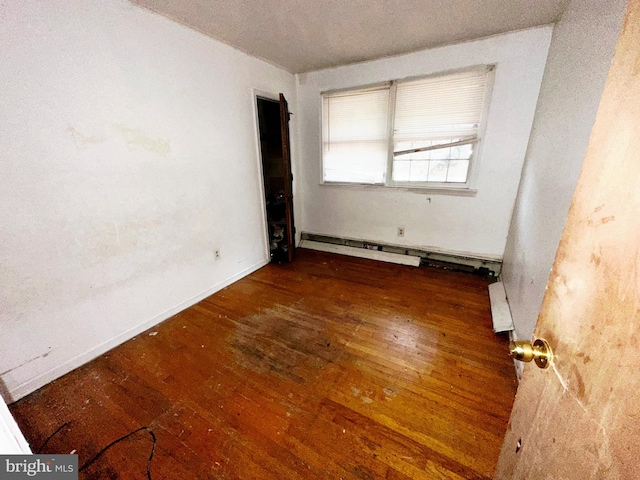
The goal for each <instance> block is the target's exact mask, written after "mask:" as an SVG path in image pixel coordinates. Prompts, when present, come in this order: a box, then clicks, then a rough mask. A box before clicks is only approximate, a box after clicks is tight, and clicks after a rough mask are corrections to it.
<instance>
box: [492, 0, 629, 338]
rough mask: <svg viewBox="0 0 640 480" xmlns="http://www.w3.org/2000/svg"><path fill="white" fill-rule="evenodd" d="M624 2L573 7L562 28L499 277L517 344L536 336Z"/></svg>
mask: <svg viewBox="0 0 640 480" xmlns="http://www.w3.org/2000/svg"><path fill="white" fill-rule="evenodd" d="M625 6H626V0H573V1H572V2H571V4H570V5H569V7H568V9H567V10H566V12H565V13H564V14H563V16H562V18H561V19H560V21H559V22H558V23H557V25H556V27H555V30H554V33H553V38H552V42H551V47H550V50H549V59H548V61H547V68H546V72H545V75H544V80H543V83H542V89H541V91H540V100H539V104H538V107H537V110H536V116H535V121H534V124H533V129H532V133H531V140H530V143H529V149H528V151H527V158H526V162H525V165H524V168H523V173H522V182H521V185H520V190H519V192H518V198H517V202H516V208H515V210H514V214H513V221H512V223H511V227H510V230H509V240H508V242H507V247H506V251H505V256H504V264H503V270H502V275H503V279H504V285H505V289H506V292H507V297H508V299H509V305H510V308H511V314H512V317H513V321H514V325H515V335H516V337H517V338H523V339H529V338H530V337H531V334H532V333H533V329H534V327H535V323H536V320H537V317H538V311H539V310H540V305H541V303H542V297H543V295H544V291H545V286H546V284H547V280H548V277H549V273H550V271H551V266H552V264H553V260H554V257H555V252H556V250H557V248H558V244H559V242H560V236H561V234H562V229H563V228H564V223H565V220H566V218H567V214H568V212H569V205H570V203H571V198H572V196H573V191H574V189H575V186H576V183H577V181H578V175H579V173H580V168H581V166H582V161H583V159H584V154H585V151H586V149H587V144H588V141H589V135H590V133H591V128H592V127H593V122H594V121H595V116H596V112H597V109H598V105H599V103H600V96H601V94H602V90H603V88H604V83H605V79H606V75H607V72H608V71H609V65H610V62H611V59H612V57H613V52H614V48H615V44H616V41H617V38H618V34H619V32H620V27H621V24H622V19H623V17H624V10H625Z"/></svg>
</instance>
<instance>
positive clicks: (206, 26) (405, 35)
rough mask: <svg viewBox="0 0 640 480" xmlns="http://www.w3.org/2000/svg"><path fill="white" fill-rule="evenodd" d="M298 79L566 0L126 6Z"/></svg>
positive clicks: (468, 33)
mask: <svg viewBox="0 0 640 480" xmlns="http://www.w3.org/2000/svg"><path fill="white" fill-rule="evenodd" d="M131 1H132V2H133V3H135V4H137V5H140V6H142V7H145V8H148V9H150V10H153V11H155V12H157V13H159V14H161V15H164V16H166V17H168V18H170V19H172V20H175V21H177V22H180V23H182V24H184V25H187V26H189V27H191V28H194V29H196V30H198V31H200V32H202V33H204V34H206V35H209V36H211V37H213V38H216V39H218V40H221V41H223V42H225V43H228V44H229V45H232V46H233V47H235V48H238V49H240V50H242V51H244V52H247V53H249V54H251V55H254V56H256V57H259V58H262V59H264V60H266V61H268V62H271V63H273V64H276V65H279V66H281V67H283V68H285V69H287V70H289V71H290V72H293V73H301V72H308V71H312V70H318V69H321V68H327V67H334V66H337V65H345V64H348V63H354V62H359V61H362V60H370V59H373V58H379V57H384V56H389V55H396V54H400V53H407V52H411V51H415V50H420V49H423V48H431V47H435V46H438V45H444V44H448V43H454V42H459V41H463V40H470V39H475V38H480V37H486V36H489V35H494V34H497V33H504V32H508V31H511V30H517V29H521V28H528V27H533V26H537V25H543V24H547V23H551V22H554V21H555V20H557V18H558V17H559V16H560V15H561V13H562V12H563V11H564V9H565V7H566V5H567V4H568V3H569V0H131Z"/></svg>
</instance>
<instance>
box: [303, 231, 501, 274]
mask: <svg viewBox="0 0 640 480" xmlns="http://www.w3.org/2000/svg"><path fill="white" fill-rule="evenodd" d="M300 237H301V239H302V241H305V240H307V241H311V242H317V243H326V244H332V245H342V246H346V247H353V248H361V249H366V250H374V251H378V252H386V253H393V254H397V255H407V256H409V257H420V265H421V266H431V267H439V268H447V269H451V270H459V271H465V272H476V273H482V274H486V275H491V276H494V277H497V276H498V275H500V270H501V268H502V260H497V259H490V258H481V257H474V256H471V255H461V254H456V253H448V252H436V251H431V250H424V249H420V248H416V247H403V246H399V245H390V244H386V243H382V242H376V241H372V240H371V241H370V240H354V239H351V238H343V237H334V236H330V235H322V234H316V233H307V232H302V235H301V236H300Z"/></svg>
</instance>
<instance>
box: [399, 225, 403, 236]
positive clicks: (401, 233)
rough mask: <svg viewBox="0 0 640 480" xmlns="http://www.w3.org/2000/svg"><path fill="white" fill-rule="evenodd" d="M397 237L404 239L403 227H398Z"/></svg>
mask: <svg viewBox="0 0 640 480" xmlns="http://www.w3.org/2000/svg"><path fill="white" fill-rule="evenodd" d="M398 236H399V237H404V227H398Z"/></svg>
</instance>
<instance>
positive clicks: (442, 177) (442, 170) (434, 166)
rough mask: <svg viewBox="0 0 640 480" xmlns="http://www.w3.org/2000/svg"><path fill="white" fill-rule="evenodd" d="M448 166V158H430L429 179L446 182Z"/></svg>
mask: <svg viewBox="0 0 640 480" xmlns="http://www.w3.org/2000/svg"><path fill="white" fill-rule="evenodd" d="M448 168H449V161H448V160H431V161H430V162H429V181H430V182H446V181H447V170H448Z"/></svg>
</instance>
